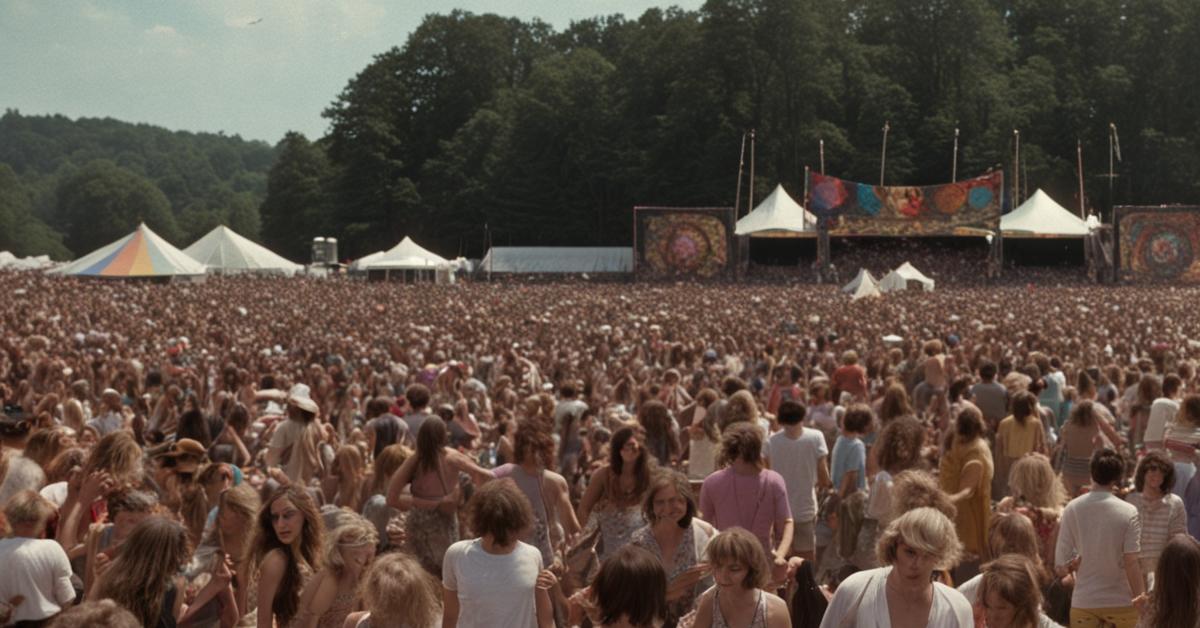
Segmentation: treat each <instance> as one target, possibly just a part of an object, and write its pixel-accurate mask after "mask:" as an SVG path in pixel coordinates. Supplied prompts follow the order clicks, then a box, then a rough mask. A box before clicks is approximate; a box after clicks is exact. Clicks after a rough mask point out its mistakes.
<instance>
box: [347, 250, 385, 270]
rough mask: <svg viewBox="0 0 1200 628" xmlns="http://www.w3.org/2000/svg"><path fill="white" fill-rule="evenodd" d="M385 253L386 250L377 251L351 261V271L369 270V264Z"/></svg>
mask: <svg viewBox="0 0 1200 628" xmlns="http://www.w3.org/2000/svg"><path fill="white" fill-rule="evenodd" d="M384 253H385V251H375V252H374V253H371V254H370V255H364V256H362V257H360V258H358V259H356V260H354V261H353V262H351V263H350V272H352V273H354V272H364V273H365V272H367V266H370V265H371V262H373V261H375V260H377V259H379V258H381V257H383V254H384Z"/></svg>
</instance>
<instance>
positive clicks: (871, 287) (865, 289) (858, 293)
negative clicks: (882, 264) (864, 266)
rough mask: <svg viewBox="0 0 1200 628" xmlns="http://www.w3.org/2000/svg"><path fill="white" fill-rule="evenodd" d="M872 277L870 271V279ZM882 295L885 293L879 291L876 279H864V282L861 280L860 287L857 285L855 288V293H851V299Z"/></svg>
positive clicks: (868, 275) (868, 276)
mask: <svg viewBox="0 0 1200 628" xmlns="http://www.w3.org/2000/svg"><path fill="white" fill-rule="evenodd" d="M870 277H871V275H870V273H868V274H867V278H868V279H870ZM880 296H883V293H881V292H880V291H879V286H878V285H877V284H876V283H875V281H874V280H871V281H862V282H859V284H858V287H856V288H855V289H854V293H853V294H851V295H850V300H851V301H857V300H859V299H863V298H866V297H880Z"/></svg>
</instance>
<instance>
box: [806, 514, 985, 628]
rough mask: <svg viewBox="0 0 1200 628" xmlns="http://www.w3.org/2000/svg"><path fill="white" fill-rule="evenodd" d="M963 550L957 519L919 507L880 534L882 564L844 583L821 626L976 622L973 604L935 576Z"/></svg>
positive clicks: (961, 624)
mask: <svg viewBox="0 0 1200 628" xmlns="http://www.w3.org/2000/svg"><path fill="white" fill-rule="evenodd" d="M961 553H962V547H961V545H960V544H959V542H958V535H957V533H956V532H955V531H954V522H952V521H951V520H950V518H949V517H947V516H946V515H944V514H942V513H941V512H940V511H938V510H936V509H933V508H917V509H916V510H911V511H909V512H907V513H905V514H903V515H901V516H900V517H898V518H897V519H895V520H893V521H892V522H891V523H890V524H888V527H887V529H886V530H884V532H883V534H882V535H881V536H880V538H879V544H878V545H876V554H877V557H878V559H879V563H880V564H881V565H883V567H879V568H877V569H869V570H867V571H860V572H858V573H856V574H854V575H852V576H850V577H849V578H847V579H846V580H844V581H843V582H842V584H841V585H840V586H839V587H838V589H837V592H836V593H835V594H834V596H833V599H832V600H830V602H829V609H828V610H827V611H826V612H825V617H824V619H823V620H822V621H821V628H840V627H842V626H857V627H858V628H874V627H877V626H957V627H967V626H973V625H975V623H974V618H973V614H972V611H971V604H970V603H969V602H967V599H966V598H965V597H963V595H962V594H961V593H959V592H958V591H955V590H954V589H952V588H950V587H948V586H946V585H944V584H942V583H940V582H934V581H933V580H932V575H933V573H934V571H935V570H939V569H948V568H950V567H953V566H954V565H955V564H956V563H957V562H958V559H959V556H960V555H961Z"/></svg>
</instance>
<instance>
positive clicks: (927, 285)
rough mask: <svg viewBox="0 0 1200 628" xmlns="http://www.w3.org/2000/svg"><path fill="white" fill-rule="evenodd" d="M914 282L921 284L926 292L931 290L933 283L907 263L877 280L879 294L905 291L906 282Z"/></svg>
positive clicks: (906, 287)
mask: <svg viewBox="0 0 1200 628" xmlns="http://www.w3.org/2000/svg"><path fill="white" fill-rule="evenodd" d="M910 281H915V282H917V283H919V284H921V287H922V288H924V289H925V291H926V292H929V291H930V290H933V286H934V282H933V280H932V279H930V278H929V277H926V276H925V274H924V273H922V272H921V271H919V270H917V269H916V267H915V266H913V265H912V264H910V263H909V262H904V263H903V264H901V265H900V266H899V267H898V268H896V270H893V271H892V272H890V273H888V274H887V275H885V276H884V278H883V279H880V280H879V290H880V291H881V292H895V291H897V290H907V289H908V282H910Z"/></svg>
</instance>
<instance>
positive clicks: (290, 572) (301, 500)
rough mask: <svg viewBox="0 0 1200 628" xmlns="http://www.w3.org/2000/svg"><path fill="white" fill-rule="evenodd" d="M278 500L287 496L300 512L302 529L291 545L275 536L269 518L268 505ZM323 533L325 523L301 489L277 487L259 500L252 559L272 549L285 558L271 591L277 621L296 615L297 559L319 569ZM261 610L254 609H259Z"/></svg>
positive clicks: (284, 622) (260, 563)
mask: <svg viewBox="0 0 1200 628" xmlns="http://www.w3.org/2000/svg"><path fill="white" fill-rule="evenodd" d="M280 499H287V500H288V501H289V502H291V503H292V505H293V506H295V507H296V510H299V511H300V513H301V514H302V515H304V528H303V530H301V532H300V536H299V538H297V539H296V541H295V545H294V546H287V545H284V544H283V542H282V541H280V540H279V537H278V536H276V535H275V526H274V524H273V522H272V521H271V504H274V503H275V502H276V501H278V500H280ZM324 534H325V526H324V524H323V523H322V521H321V514H320V512H318V511H317V505H316V504H315V503H314V502H313V499H312V497H311V496H309V494H308V492H307V491H305V490H304V489H303V488H300V487H297V486H288V487H284V488H280V489H279V490H277V491H275V492H274V493H272V494H271V496H270V497H269V498H268V499H267V500H266V501H264V502H263V505H262V509H261V510H259V511H258V534H257V536H256V537H255V539H254V562H255V563H256V564H258V565H260V566H261V565H262V561H263V559H264V558H265V557H266V555H267V554H268V553H270V552H271V551H272V550H276V549H278V550H282V551H283V554H284V557H285V558H286V559H287V565H286V566H285V567H284V570H283V579H281V580H280V581H279V588H278V589H276V590H275V599H274V600H272V601H271V612H272V613H274V615H275V617H276V619H278V620H279V623H280V624H287V623H288V622H289V621H291V619H292V618H293V617H295V616H296V610H297V609H298V608H299V606H300V586H301V582H300V565H299V564H297V562H296V560H297V559H303V560H304V562H306V563H308V566H309V567H311V568H312V570H313V571H316V570H318V569H320V568H321V537H322V536H324ZM263 611H264V609H261V608H260V609H258V612H260V613H261V612H263Z"/></svg>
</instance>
